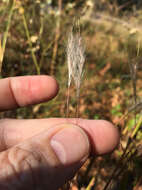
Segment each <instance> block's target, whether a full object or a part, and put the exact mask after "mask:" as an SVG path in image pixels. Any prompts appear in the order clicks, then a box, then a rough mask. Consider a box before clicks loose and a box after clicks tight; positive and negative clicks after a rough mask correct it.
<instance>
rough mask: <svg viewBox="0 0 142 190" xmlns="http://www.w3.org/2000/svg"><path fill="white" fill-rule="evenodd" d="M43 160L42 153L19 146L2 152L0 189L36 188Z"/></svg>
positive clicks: (0, 158)
mask: <svg viewBox="0 0 142 190" xmlns="http://www.w3.org/2000/svg"><path fill="white" fill-rule="evenodd" d="M41 162H42V161H41V157H40V155H38V154H37V153H33V152H29V151H27V150H24V149H21V148H19V147H14V148H12V149H9V150H8V151H5V152H3V153H1V157H0V163H2V164H1V165H0V189H2V188H5V189H10V190H13V189H21V188H22V189H27V188H28V189H29V188H30V189H35V185H36V184H35V183H37V182H36V180H37V179H38V177H37V176H36V175H37V174H38V172H35V171H36V170H37V168H38V167H39V165H40V164H41Z"/></svg>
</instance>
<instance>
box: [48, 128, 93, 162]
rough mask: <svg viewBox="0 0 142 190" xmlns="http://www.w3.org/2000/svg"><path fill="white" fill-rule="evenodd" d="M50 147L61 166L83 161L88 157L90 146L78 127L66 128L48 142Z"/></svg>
mask: <svg viewBox="0 0 142 190" xmlns="http://www.w3.org/2000/svg"><path fill="white" fill-rule="evenodd" d="M50 144H51V147H52V148H53V150H54V152H55V154H56V155H57V157H58V159H59V160H60V161H61V163H62V164H70V163H75V162H78V161H81V160H84V159H85V158H87V157H88V155H89V151H90V150H89V149H90V144H89V140H88V137H87V135H86V134H85V132H84V131H83V130H82V129H80V128H79V127H78V126H75V125H72V127H68V126H67V127H66V128H63V129H62V130H60V131H59V132H57V133H56V134H55V135H54V136H53V137H52V138H51V141H50Z"/></svg>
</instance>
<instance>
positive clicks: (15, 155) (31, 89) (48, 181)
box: [0, 76, 119, 190]
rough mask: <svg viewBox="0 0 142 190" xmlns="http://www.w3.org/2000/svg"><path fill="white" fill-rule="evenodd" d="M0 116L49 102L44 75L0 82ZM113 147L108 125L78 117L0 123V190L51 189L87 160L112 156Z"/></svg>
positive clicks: (50, 83)
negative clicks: (102, 155) (109, 154)
mask: <svg viewBox="0 0 142 190" xmlns="http://www.w3.org/2000/svg"><path fill="white" fill-rule="evenodd" d="M0 87H1V93H0V111H5V110H10V109H13V108H18V107H21V106H28V105H31V104H36V103H41V102H45V101H49V100H50V99H52V98H54V97H55V96H56V94H57V93H58V89H59V87H58V84H57V82H56V80H55V79H54V78H51V77H49V76H25V77H15V78H6V79H1V80H0ZM118 142H119V134H118V131H117V129H116V128H115V127H114V126H113V125H112V124H111V123H110V122H108V121H104V120H85V119H78V118H73V119H70V118H50V119H29V120H23V119H19V120H16V119H2V120H1V121H0V163H1V164H0V189H2V190H15V189H16V190H26V189H30V190H32V189H33V190H36V189H46V190H47V189H49V190H51V189H52V190H56V189H58V188H59V187H61V186H62V185H63V184H64V183H65V182H67V181H68V180H69V179H71V178H72V177H73V176H74V175H75V173H76V172H77V171H78V169H79V168H80V167H81V166H82V165H83V163H84V162H85V161H86V160H87V158H88V157H89V156H90V154H92V155H96V154H105V153H108V152H110V151H112V150H113V149H114V148H115V147H116V146H117V144H118Z"/></svg>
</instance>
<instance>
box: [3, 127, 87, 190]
mask: <svg viewBox="0 0 142 190" xmlns="http://www.w3.org/2000/svg"><path fill="white" fill-rule="evenodd" d="M89 153H90V144H89V140H88V136H87V135H86V133H85V132H84V131H83V130H82V129H81V128H80V127H78V126H76V125H73V124H62V125H60V126H54V127H52V128H49V129H48V130H46V131H44V132H42V133H41V134H39V135H37V136H34V137H32V138H30V139H28V140H27V141H24V142H23V143H22V144H19V145H17V146H14V147H12V148H10V149H8V150H7V151H4V152H2V153H1V154H0V163H1V164H0V189H10V190H11V189H17V190H21V189H22V190H26V189H31V190H32V189H34V190H35V189H40V188H41V189H52V190H55V189H58V187H61V186H62V185H63V184H64V183H65V182H66V181H67V180H69V179H71V178H72V177H73V176H74V174H75V172H76V171H77V170H78V169H79V168H80V167H81V166H82V164H83V163H84V161H85V160H86V159H87V157H88V156H89Z"/></svg>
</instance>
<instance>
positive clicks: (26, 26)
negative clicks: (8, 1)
mask: <svg viewBox="0 0 142 190" xmlns="http://www.w3.org/2000/svg"><path fill="white" fill-rule="evenodd" d="M22 18H23V24H24V28H25V31H26V36H27V39H28V43H29V47H30V51H31V55H32V59H33V62H34V65H35V67H36V71H37V74H38V75H40V67H39V65H38V63H37V59H36V56H35V53H34V51H33V47H32V42H31V39H30V33H29V29H28V25H27V21H26V17H25V15H24V13H23V14H22Z"/></svg>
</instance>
